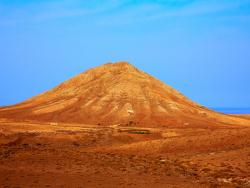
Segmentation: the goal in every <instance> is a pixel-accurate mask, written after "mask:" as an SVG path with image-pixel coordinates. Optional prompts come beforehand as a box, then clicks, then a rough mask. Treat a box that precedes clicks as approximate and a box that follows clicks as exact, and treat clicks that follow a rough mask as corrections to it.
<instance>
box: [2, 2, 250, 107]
mask: <svg viewBox="0 0 250 188" xmlns="http://www.w3.org/2000/svg"><path fill="white" fill-rule="evenodd" d="M118 60H127V61H129V62H130V63H132V64H134V65H135V66H137V67H138V68H140V69H142V70H144V71H146V72H148V73H150V74H152V75H153V76H155V77H158V78H159V79H161V80H162V81H164V82H165V83H167V84H169V85H171V86H173V87H174V88H176V89H178V90H179V91H181V92H182V93H183V94H185V95H186V96H188V97H189V98H191V99H193V100H194V101H196V102H199V103H200V104H202V105H205V106H209V107H250V0H165V1H164V0H154V1H153V0H102V1H101V0H91V1H82V0H41V1H39V0H32V1H31V0H0V71H1V72H0V73H1V74H0V105H8V104H14V103H17V102H20V101H23V100H24V99H27V98H29V97H31V96H34V95H36V94H39V93H41V92H44V91H46V90H48V89H50V88H52V87H54V86H56V85H57V84H59V83H60V82H62V81H64V80H66V79H68V78H70V77H72V76H74V75H75V74H78V73H80V72H82V71H84V70H86V69H88V68H90V67H93V66H97V65H100V64H103V63H106V62H108V61H113V62H114V61H118Z"/></svg>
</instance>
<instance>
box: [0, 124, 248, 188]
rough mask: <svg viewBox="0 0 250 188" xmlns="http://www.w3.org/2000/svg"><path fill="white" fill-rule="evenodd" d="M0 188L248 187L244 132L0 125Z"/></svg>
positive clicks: (208, 129) (214, 129)
mask: <svg viewBox="0 0 250 188" xmlns="http://www.w3.org/2000/svg"><path fill="white" fill-rule="evenodd" d="M0 187H6V188H7V187H84V188H85V187H250V128H247V127H245V128H244V127H242V128H235V127H234V128H233V127H231V128H230V127H228V128H204V129H202V128H192V129H191V128H181V129H170V128H134V127H121V126H109V127H108V126H107V127H100V126H91V125H79V124H57V123H47V124H46V123H39V122H11V121H7V120H3V121H1V123H0Z"/></svg>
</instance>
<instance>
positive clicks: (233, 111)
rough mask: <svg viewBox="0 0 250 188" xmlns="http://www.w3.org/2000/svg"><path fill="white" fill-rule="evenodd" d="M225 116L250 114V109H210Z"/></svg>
mask: <svg viewBox="0 0 250 188" xmlns="http://www.w3.org/2000/svg"><path fill="white" fill-rule="evenodd" d="M210 109H212V110H215V111H217V112H221V113H224V114H250V108H210Z"/></svg>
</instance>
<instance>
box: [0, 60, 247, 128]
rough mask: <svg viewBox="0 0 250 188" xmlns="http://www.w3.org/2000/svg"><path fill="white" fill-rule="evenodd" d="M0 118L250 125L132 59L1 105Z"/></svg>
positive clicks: (108, 64)
mask: <svg viewBox="0 0 250 188" xmlns="http://www.w3.org/2000/svg"><path fill="white" fill-rule="evenodd" d="M0 118H14V119H20V120H39V121H47V122H68V123H84V124H99V125H116V124H122V125H133V126H136V125H137V126H140V125H147V126H178V127H191V126H207V125H217V124H218V125H224V124H235V125H236V124H249V121H247V120H244V119H240V118H237V117H233V116H227V115H223V114H219V113H216V112H213V111H211V110H208V109H206V108H204V107H202V106H200V105H198V104H196V103H194V102H192V101H191V100H189V99H188V98H186V97H185V96H183V95H182V94H181V93H179V92H178V91H176V90H175V89H173V88H172V87H170V86H168V85H166V84H164V83H162V82H161V81H159V80H157V79H155V78H154V77H152V76H150V75H148V74H146V73H144V72H142V71H140V70H138V69H137V68H135V67H134V66H132V65H131V64H129V63H127V62H117V63H107V64H104V65H102V66H99V67H96V68H93V69H90V70H88V71H86V72H83V73H81V74H79V75H78V76H76V77H74V78H71V79H70V80H68V81H66V82H64V83H62V84H61V85H59V86H57V87H55V88H54V89H52V90H50V91H48V92H46V93H43V94H40V95H38V96H36V97H33V98H31V99H29V100H27V101H25V102H23V103H20V104H17V105H14V106H10V107H4V108H0Z"/></svg>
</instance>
